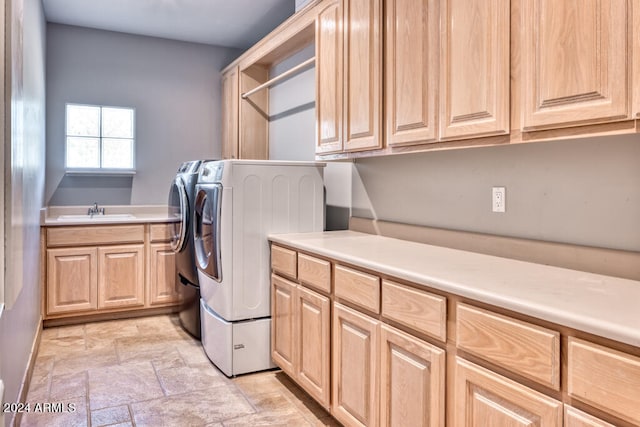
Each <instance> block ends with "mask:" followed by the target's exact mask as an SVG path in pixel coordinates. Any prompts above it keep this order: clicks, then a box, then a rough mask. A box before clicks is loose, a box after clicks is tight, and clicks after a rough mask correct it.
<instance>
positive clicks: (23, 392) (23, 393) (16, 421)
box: [9, 316, 43, 426]
mask: <svg viewBox="0 0 640 427" xmlns="http://www.w3.org/2000/svg"><path fill="white" fill-rule="evenodd" d="M42 327H43V326H42V316H40V318H39V319H38V330H37V331H36V335H35V337H34V338H33V344H32V345H31V352H30V353H29V363H28V364H27V370H26V371H25V373H24V377H23V378H22V383H21V384H20V392H19V393H18V401H19V402H26V401H27V394H28V393H29V384H31V377H32V375H33V369H34V368H35V366H36V359H37V358H38V349H39V348H40V340H41V338H42ZM21 421H22V413H21V412H17V413H16V414H15V416H14V417H13V420H10V422H9V425H10V426H11V425H16V426H19V425H20V422H21Z"/></svg>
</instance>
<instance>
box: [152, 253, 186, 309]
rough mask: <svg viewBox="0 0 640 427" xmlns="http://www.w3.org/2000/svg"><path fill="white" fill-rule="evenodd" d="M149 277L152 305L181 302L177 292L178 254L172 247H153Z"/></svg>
mask: <svg viewBox="0 0 640 427" xmlns="http://www.w3.org/2000/svg"><path fill="white" fill-rule="evenodd" d="M148 277H149V304H150V305H157V304H166V303H172V302H177V301H179V300H180V295H179V294H178V291H177V290H176V254H175V252H174V251H173V249H171V245H168V244H166V243H156V244H152V245H151V260H150V264H149V276H148Z"/></svg>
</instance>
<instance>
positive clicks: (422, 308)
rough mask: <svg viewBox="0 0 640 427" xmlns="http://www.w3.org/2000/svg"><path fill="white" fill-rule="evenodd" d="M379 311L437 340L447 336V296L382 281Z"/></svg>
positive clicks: (442, 339) (444, 339)
mask: <svg viewBox="0 0 640 427" xmlns="http://www.w3.org/2000/svg"><path fill="white" fill-rule="evenodd" d="M382 315H383V316H385V317H386V318H388V319H391V320H394V321H396V322H398V323H401V324H403V325H405V326H408V327H410V328H412V329H415V330H416V331H419V332H423V333H425V334H427V335H430V336H432V337H434V338H437V339H439V340H441V341H446V339H447V299H446V298H445V297H443V296H440V295H434V294H431V293H429V292H426V291H421V290H419V289H413V288H410V287H408V286H404V285H400V284H398V283H394V282H390V281H387V280H383V281H382Z"/></svg>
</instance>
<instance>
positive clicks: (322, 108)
mask: <svg viewBox="0 0 640 427" xmlns="http://www.w3.org/2000/svg"><path fill="white" fill-rule="evenodd" d="M342 43H343V39H342V0H339V1H335V2H332V3H330V4H329V5H328V6H327V7H326V8H325V9H323V10H322V11H321V12H320V13H319V14H318V17H317V19H316V133H317V134H316V153H319V154H322V153H331V152H339V151H342V120H343V118H342V104H343V98H342V90H343V84H344V82H343V80H342V71H343V65H342V64H343V60H342Z"/></svg>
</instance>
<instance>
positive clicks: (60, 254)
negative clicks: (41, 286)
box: [46, 248, 98, 314]
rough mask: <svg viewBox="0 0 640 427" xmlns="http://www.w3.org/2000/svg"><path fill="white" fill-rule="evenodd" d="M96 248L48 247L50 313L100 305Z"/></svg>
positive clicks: (80, 309)
mask: <svg viewBox="0 0 640 427" xmlns="http://www.w3.org/2000/svg"><path fill="white" fill-rule="evenodd" d="M97 259H98V251H97V249H96V248H70V249H47V296H46V298H47V314H55V313H68V312H74V311H83V310H95V309H96V308H97V306H98V303H97V301H98V294H97V290H98V283H97V279H98V268H97V267H98V263H97Z"/></svg>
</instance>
